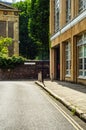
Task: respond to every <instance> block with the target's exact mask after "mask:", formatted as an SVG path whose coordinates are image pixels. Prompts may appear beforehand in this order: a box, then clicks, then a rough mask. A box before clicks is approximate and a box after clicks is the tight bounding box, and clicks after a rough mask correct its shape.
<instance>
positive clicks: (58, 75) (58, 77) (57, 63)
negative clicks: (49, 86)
mask: <svg viewBox="0 0 86 130" xmlns="http://www.w3.org/2000/svg"><path fill="white" fill-rule="evenodd" d="M56 79H57V80H60V45H59V46H58V47H57V48H56Z"/></svg>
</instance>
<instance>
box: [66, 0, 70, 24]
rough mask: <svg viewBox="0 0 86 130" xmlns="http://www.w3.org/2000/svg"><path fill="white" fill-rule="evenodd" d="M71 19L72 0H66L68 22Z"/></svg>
mask: <svg viewBox="0 0 86 130" xmlns="http://www.w3.org/2000/svg"><path fill="white" fill-rule="evenodd" d="M70 20H71V0H66V22H69V21H70Z"/></svg>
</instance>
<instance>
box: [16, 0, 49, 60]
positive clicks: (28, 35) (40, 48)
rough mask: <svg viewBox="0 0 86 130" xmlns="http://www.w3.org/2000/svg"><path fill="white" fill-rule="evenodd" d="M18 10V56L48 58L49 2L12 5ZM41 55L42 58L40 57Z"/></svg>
mask: <svg viewBox="0 0 86 130" xmlns="http://www.w3.org/2000/svg"><path fill="white" fill-rule="evenodd" d="M14 6H15V7H17V8H18V9H19V10H20V17H19V21H20V22H19V30H20V33H19V37H20V46H19V48H20V55H22V56H24V57H26V58H29V59H35V58H36V57H38V59H48V58H49V0H25V1H20V2H17V3H16V4H14ZM42 53H43V57H42V56H40V55H41V54H42Z"/></svg>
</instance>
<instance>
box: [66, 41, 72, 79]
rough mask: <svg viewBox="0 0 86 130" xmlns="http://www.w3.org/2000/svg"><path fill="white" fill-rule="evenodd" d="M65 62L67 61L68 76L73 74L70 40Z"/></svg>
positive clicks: (67, 43)
mask: <svg viewBox="0 0 86 130" xmlns="http://www.w3.org/2000/svg"><path fill="white" fill-rule="evenodd" d="M65 62H66V77H70V76H71V48H70V42H69V41H67V42H66V45H65Z"/></svg>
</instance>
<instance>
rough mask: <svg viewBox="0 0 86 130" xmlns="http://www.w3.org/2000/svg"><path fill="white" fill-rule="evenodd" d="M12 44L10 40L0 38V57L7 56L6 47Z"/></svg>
mask: <svg viewBox="0 0 86 130" xmlns="http://www.w3.org/2000/svg"><path fill="white" fill-rule="evenodd" d="M11 44H12V39H11V38H8V37H6V38H4V37H2V36H1V37H0V56H8V47H9V46H10V45H11Z"/></svg>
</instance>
